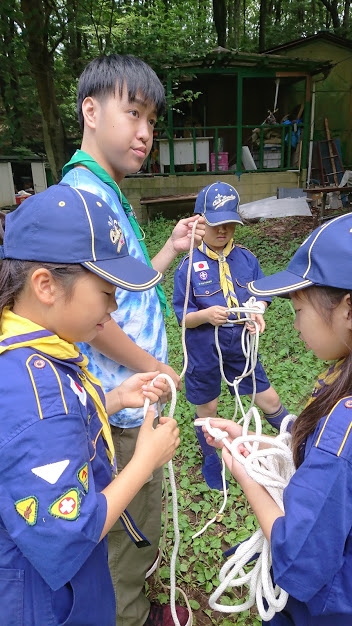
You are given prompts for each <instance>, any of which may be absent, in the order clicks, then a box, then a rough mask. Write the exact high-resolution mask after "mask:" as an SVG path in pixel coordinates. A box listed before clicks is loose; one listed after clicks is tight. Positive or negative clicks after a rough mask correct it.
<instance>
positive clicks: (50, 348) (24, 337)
mask: <svg viewBox="0 0 352 626" xmlns="http://www.w3.org/2000/svg"><path fill="white" fill-rule="evenodd" d="M0 324H1V334H0V354H2V353H3V352H6V350H15V349H16V348H25V347H30V348H35V349H37V350H39V351H40V352H42V353H43V354H46V355H47V356H49V357H53V358H55V359H58V360H59V361H66V360H72V359H74V362H75V364H76V365H78V366H79V367H80V369H81V370H82V374H84V376H82V379H81V378H80V381H81V384H82V385H83V387H84V389H85V390H86V392H87V393H88V394H89V395H90V396H91V398H92V400H93V401H94V404H95V408H96V410H97V413H98V417H99V419H100V421H101V423H102V427H103V437H104V439H105V441H106V445H107V450H106V453H107V456H108V459H109V461H110V463H111V465H112V466H114V464H115V450H114V444H113V441H112V437H111V430H110V425H109V420H108V416H107V413H106V409H105V406H104V403H103V402H102V400H101V398H100V396H99V394H98V392H97V390H96V389H95V387H94V385H98V386H101V385H100V382H99V380H98V379H97V378H95V376H93V374H91V373H90V371H89V370H88V368H87V364H88V359H87V357H86V356H84V355H83V354H82V353H81V352H79V350H78V348H77V346H75V345H74V344H73V343H68V342H67V341H65V340H64V339H60V337H58V336H57V335H54V334H53V333H51V332H50V331H48V330H46V329H45V328H43V327H42V326H38V325H37V324H35V323H34V322H31V321H30V320H28V319H26V318H24V317H20V316H19V315H16V314H15V313H13V312H12V311H10V309H9V308H5V309H4V310H3V313H2V316H1V321H0Z"/></svg>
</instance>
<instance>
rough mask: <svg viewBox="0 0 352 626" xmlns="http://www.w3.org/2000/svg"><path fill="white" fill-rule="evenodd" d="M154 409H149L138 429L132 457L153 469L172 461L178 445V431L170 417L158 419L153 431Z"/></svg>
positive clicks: (174, 421)
mask: <svg viewBox="0 0 352 626" xmlns="http://www.w3.org/2000/svg"><path fill="white" fill-rule="evenodd" d="M154 419H155V412H154V409H153V408H152V409H149V410H148V412H147V415H146V417H145V420H144V422H143V424H142V426H141V428H140V431H139V435H138V439H137V443H136V449H135V453H134V456H135V455H137V456H138V457H139V459H140V461H142V462H143V464H145V465H146V466H148V465H150V467H153V468H154V469H156V468H158V467H162V466H163V465H165V463H167V462H168V461H170V459H172V457H173V456H174V454H175V452H176V450H177V448H178V446H179V445H180V437H179V435H180V431H179V428H178V426H177V422H176V420H174V419H172V418H170V417H160V419H159V424H158V425H157V427H156V428H155V429H154V428H153V423H154Z"/></svg>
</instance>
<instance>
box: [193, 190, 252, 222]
mask: <svg viewBox="0 0 352 626" xmlns="http://www.w3.org/2000/svg"><path fill="white" fill-rule="evenodd" d="M239 203H240V197H239V195H238V193H237V191H236V189H235V188H234V187H232V186H231V185H228V184H227V183H222V182H220V181H219V180H218V181H217V182H216V183H212V184H211V185H207V187H204V189H201V191H200V192H199V194H198V196H197V199H196V204H195V207H194V213H201V215H204V218H205V221H206V223H207V224H208V225H209V226H217V225H218V224H225V223H226V222H236V223H239V224H243V222H242V220H241V218H240V216H239V214H238V212H237V211H238V205H239Z"/></svg>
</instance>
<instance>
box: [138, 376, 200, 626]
mask: <svg viewBox="0 0 352 626" xmlns="http://www.w3.org/2000/svg"><path fill="white" fill-rule="evenodd" d="M157 378H163V379H165V380H166V381H167V382H168V383H169V385H170V389H171V403H170V409H169V417H173V416H174V412H175V408H176V402H177V391H176V385H175V383H174V381H173V380H172V378H171V376H169V375H168V374H158V375H157V376H155V378H153V380H152V381H151V383H150V385H151V386H153V384H154V382H155V381H156V380H157ZM149 405H150V400H149V398H146V399H145V402H144V417H145V416H146V414H147V411H148V408H149ZM167 466H168V469H169V481H170V487H171V499H172V517H173V526H174V537H175V541H174V547H173V550H172V555H171V560H170V607H171V615H172V619H173V620H174V624H175V626H181V624H180V622H179V619H178V617H177V613H176V560H177V555H178V550H179V547H180V529H179V524H178V503H177V486H176V481H175V473H174V468H173V464H172V460H170V461H169V462H168V464H167ZM179 591H181V593H182V595H183V597H184V599H185V601H186V604H187V608H188V611H189V614H190V616H191V620H192V611H191V607H190V605H189V602H188V599H187V597H186V595H185V594H184V592H183V591H182V589H179Z"/></svg>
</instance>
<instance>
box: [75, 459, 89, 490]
mask: <svg viewBox="0 0 352 626" xmlns="http://www.w3.org/2000/svg"><path fill="white" fill-rule="evenodd" d="M77 478H78V480H79V482H80V483H81V485H82V486H83V489H84V491H85V492H86V493H88V463H85V464H84V465H83V467H81V469H79V470H78V472H77Z"/></svg>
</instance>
